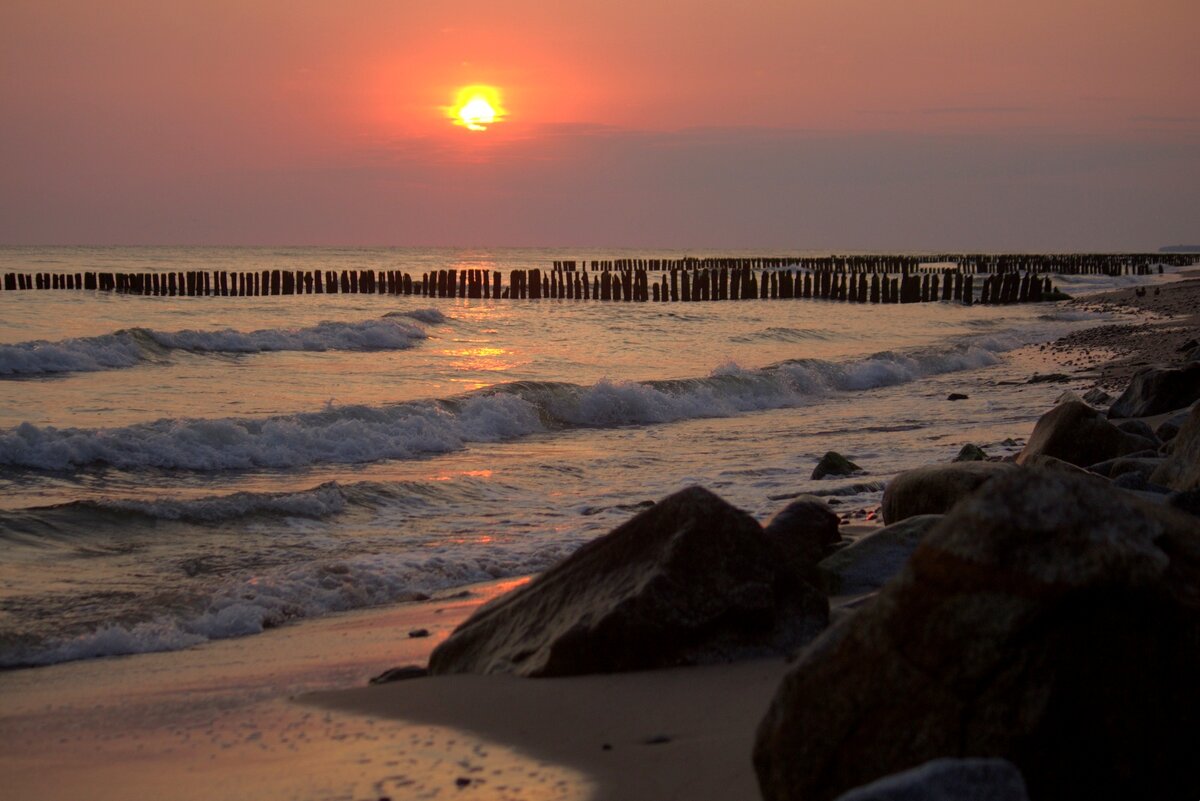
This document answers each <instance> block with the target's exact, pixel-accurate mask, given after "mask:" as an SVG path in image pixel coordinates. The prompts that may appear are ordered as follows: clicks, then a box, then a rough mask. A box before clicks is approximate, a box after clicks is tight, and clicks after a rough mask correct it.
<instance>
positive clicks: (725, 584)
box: [429, 487, 829, 676]
mask: <svg viewBox="0 0 1200 801" xmlns="http://www.w3.org/2000/svg"><path fill="white" fill-rule="evenodd" d="M828 618H829V604H828V602H827V601H826V600H825V596H824V595H823V594H822V593H820V592H819V591H818V590H817V589H815V588H814V587H812V586H811V585H809V584H807V583H806V582H804V581H803V580H802V579H801V578H800V577H799V576H798V575H797V574H796V573H795V571H793V570H791V569H789V560H788V559H787V558H786V557H785V556H784V554H783V553H782V551H781V550H780V548H779V547H778V545H777V544H776V543H775V542H773V541H772V540H771V539H770V538H768V537H767V536H766V534H765V533H764V532H763V529H762V527H761V526H759V524H758V523H757V522H756V521H755V520H754V518H752V517H750V516H749V515H748V514H746V513H745V512H743V511H741V510H739V509H735V508H734V507H733V506H730V505H729V504H728V503H726V502H725V501H723V500H721V499H720V498H718V497H717V496H716V495H714V494H712V493H711V492H709V491H708V490H705V489H702V488H700V487H691V488H688V489H685V490H682V491H680V492H677V493H675V494H674V495H671V496H670V497H668V498H666V499H664V500H663V501H661V502H660V503H658V504H655V505H654V506H653V507H651V508H649V509H647V510H646V511H644V512H641V513H640V514H638V515H637V516H636V517H634V518H632V519H631V520H629V521H627V522H626V523H624V524H622V525H621V526H619V527H617V528H616V529H614V530H613V531H611V532H609V533H608V534H606V535H604V536H602V537H598V538H597V539H595V540H593V541H591V542H589V543H587V544H586V545H584V546H583V547H582V548H580V549H579V550H578V551H576V552H575V553H574V554H572V555H571V556H569V557H567V558H566V559H564V560H563V561H562V562H560V563H558V564H557V565H555V566H554V567H552V568H550V569H549V570H547V571H546V572H545V573H543V574H541V575H540V576H538V577H537V578H535V579H534V580H533V581H531V582H530V583H529V584H527V585H525V586H523V587H521V588H519V589H517V590H514V591H513V592H510V593H508V594H507V595H504V596H501V597H500V598H498V599H496V600H495V601H493V602H492V603H490V604H488V605H486V606H484V607H482V608H481V609H480V610H479V611H477V612H476V613H475V614H474V615H472V616H471V617H470V618H469V619H468V620H467V621H466V622H464V623H463V624H462V625H461V626H459V627H458V628H457V629H455V631H454V632H453V633H452V634H451V635H450V637H449V638H448V639H447V640H445V641H444V642H443V643H442V644H441V645H439V646H438V647H437V648H436V649H435V650H434V652H433V654H432V656H431V657H430V659H429V671H430V673H432V674H435V675H437V674H445V673H514V674H517V675H520V676H565V675H574V674H581V673H609V672H614V671H622V670H644V669H649V668H659V667H667V666H672V665H684V664H697V663H703V662H716V661H728V660H732V659H738V658H744V657H752V656H765V655H778V654H784V653H788V652H790V651H791V650H793V649H795V648H797V647H799V646H801V645H803V644H804V643H807V642H808V641H809V640H811V639H812V638H813V637H815V636H816V635H817V634H818V633H819V632H820V631H821V629H822V628H824V626H825V625H826V623H827V622H828Z"/></svg>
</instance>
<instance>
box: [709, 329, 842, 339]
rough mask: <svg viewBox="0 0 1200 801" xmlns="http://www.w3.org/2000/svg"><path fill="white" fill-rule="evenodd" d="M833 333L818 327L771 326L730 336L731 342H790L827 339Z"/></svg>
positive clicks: (830, 337)
mask: <svg viewBox="0 0 1200 801" xmlns="http://www.w3.org/2000/svg"><path fill="white" fill-rule="evenodd" d="M832 338H833V335H832V333H830V332H829V331H824V330H821V329H818V328H784V327H779V326H772V327H770V328H764V329H763V330H761V331H754V332H752V333H749V334H741V335H739V336H734V337H730V340H731V341H733V342H751V343H753V342H791V343H802V342H811V341H813V340H829V339H832Z"/></svg>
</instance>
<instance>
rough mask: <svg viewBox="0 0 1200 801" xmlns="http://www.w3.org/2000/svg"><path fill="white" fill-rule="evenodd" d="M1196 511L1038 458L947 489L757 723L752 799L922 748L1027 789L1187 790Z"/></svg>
mask: <svg viewBox="0 0 1200 801" xmlns="http://www.w3.org/2000/svg"><path fill="white" fill-rule="evenodd" d="M1197 586H1200V531H1198V530H1197V526H1196V524H1195V519H1194V518H1189V517H1188V516H1186V515H1184V514H1182V513H1181V512H1178V511H1176V510H1172V509H1170V508H1168V507H1166V506H1153V505H1150V504H1145V503H1142V502H1140V501H1139V500H1137V499H1135V498H1132V497H1130V496H1127V495H1126V494H1125V493H1120V492H1113V491H1111V490H1108V489H1107V488H1105V487H1103V486H1100V485H1098V484H1096V483H1094V482H1090V481H1085V480H1082V479H1079V478H1076V477H1074V476H1070V475H1067V474H1065V473H1053V472H1048V471H1045V470H1040V469H1037V468H1028V469H1025V470H1017V471H1013V472H1011V473H1008V474H1006V475H1001V476H998V477H997V478H995V479H993V480H992V481H990V482H988V483H987V484H985V485H984V486H983V487H981V488H980V489H979V491H977V492H976V493H975V494H974V495H972V496H971V497H970V498H968V499H966V500H965V501H963V502H962V503H960V504H959V505H958V506H956V507H955V508H954V510H953V511H951V512H950V513H949V514H948V515H946V517H945V519H943V520H942V521H941V522H940V523H938V524H937V525H936V526H935V527H934V529H933V530H932V531H930V532H929V533H928V534H927V535H926V536H925V538H924V539H923V540H922V541H921V543H920V545H918V546H917V549H916V551H915V552H914V553H913V555H912V557H911V558H910V559H909V560H908V562H907V564H906V565H905V566H904V567H903V568H902V569H901V571H900V574H899V575H898V576H897V577H896V578H895V579H893V580H892V581H891V582H890V583H888V585H887V586H885V587H884V588H883V589H882V590H881V591H880V592H879V593H878V594H877V595H876V596H875V597H874V599H873V601H872V602H871V603H870V604H869V605H867V606H864V607H862V608H860V609H859V610H857V611H856V612H855V613H854V614H853V615H852V616H850V617H849V618H847V619H846V620H845V622H844V623H843V624H841V625H839V626H837V627H834V628H832V629H830V630H829V631H828V632H827V633H826V634H825V635H823V636H822V637H821V638H819V639H818V640H817V641H816V642H814V643H813V644H812V645H811V646H810V647H809V648H807V649H805V651H804V652H802V654H801V655H800V659H799V660H798V661H797V663H796V666H795V668H794V669H793V670H792V672H791V673H789V674H788V675H787V676H786V677H785V678H784V680H783V682H782V683H781V685H780V687H779V690H778V691H777V693H776V696H775V698H774V700H773V702H772V704H771V706H770V709H769V710H768V712H767V715H766V717H765V718H764V719H763V721H762V723H761V724H760V726H759V729H758V732H757V739H756V743H755V749H754V765H755V769H756V771H757V775H758V780H759V786H760V788H761V790H762V795H763V798H764V799H766V801H784V800H785V799H803V800H804V801H827V800H828V799H832V798H836V797H837V796H838V795H839V794H841V793H844V792H846V791H847V790H849V789H851V788H854V787H859V786H861V785H863V784H866V783H867V782H869V781H872V780H874V779H877V778H879V777H881V776H886V775H889V774H892V773H896V772H898V771H901V770H905V769H908V768H911V767H913V766H915V765H920V764H922V763H924V762H927V761H929V760H931V759H936V758H938V757H961V756H993V757H1002V758H1004V759H1008V760H1010V761H1012V762H1013V763H1014V764H1015V765H1016V766H1017V768H1018V769H1019V770H1020V771H1021V773H1022V774H1023V776H1024V777H1025V781H1026V784H1027V786H1028V788H1029V794H1030V796H1031V797H1032V798H1039V799H1055V801H1084V800H1085V799H1087V800H1088V801H1094V799H1123V798H1164V799H1166V798H1171V799H1187V798H1197V797H1200V772H1198V771H1196V770H1195V754H1194V750H1195V749H1194V744H1193V743H1192V739H1191V738H1190V737H1186V736H1182V737H1181V736H1179V734H1178V732H1179V724H1180V722H1181V721H1192V720H1197V719H1200V682H1197V681H1196V680H1195V676H1196V675H1197V671H1200V597H1198V594H1197V592H1196V587H1197Z"/></svg>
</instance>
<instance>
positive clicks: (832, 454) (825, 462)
mask: <svg viewBox="0 0 1200 801" xmlns="http://www.w3.org/2000/svg"><path fill="white" fill-rule="evenodd" d="M861 471H862V468H861V467H859V466H858V465H856V464H855V463H854V462H852V461H850V460H849V459H847V458H846V457H845V456H842V455H841V454H840V453H838V452H837V451H828V452H826V454H825V455H824V456H822V457H821V461H819V462H817V466H816V467H815V468H813V471H812V478H813V480H814V481H815V480H817V479H818V478H824V477H825V476H848V475H852V474H854V473H858V472H861Z"/></svg>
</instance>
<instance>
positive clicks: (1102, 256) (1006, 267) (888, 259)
mask: <svg viewBox="0 0 1200 801" xmlns="http://www.w3.org/2000/svg"><path fill="white" fill-rule="evenodd" d="M1195 258H1196V257H1195V256H1194V255H1190V254H1179V253H1171V254H1167V253H1122V254H1110V253H1065V254H1064V253H1055V254H1029V253H1016V254H996V253H987V254H979V253H975V254H972V253H936V254H924V255H921V256H912V255H882V254H880V255H855V256H815V257H810V256H755V257H748V258H747V257H723V256H712V257H704V258H697V257H694V256H687V257H684V258H679V259H661V258H625V259H600V260H596V259H592V260H582V261H578V260H560V261H555V262H554V265H553V266H554V269H555V270H561V271H564V272H576V271H578V270H587V269H591V270H592V271H593V272H604V271H616V272H620V271H622V270H650V271H652V272H669V271H671V270H702V269H704V270H712V269H735V268H741V267H749V268H750V269H757V270H779V269H801V270H809V271H812V272H818V271H821V270H834V271H836V272H850V273H868V274H869V273H883V274H890V273H900V274H902V275H907V274H908V273H911V272H940V271H942V270H944V269H945V268H946V265H954V266H955V267H956V268H958V269H959V270H960V271H962V272H964V273H974V274H976V275H980V274H982V275H992V274H1004V273H1010V272H1015V273H1026V272H1031V273H1046V274H1053V275H1108V276H1118V275H1149V274H1150V273H1152V272H1154V271H1155V269H1156V267H1157V266H1158V265H1162V264H1168V265H1173V266H1182V265H1189V264H1192V263H1193V262H1194V260H1195ZM1159 271H1160V272H1161V269H1160V270H1159Z"/></svg>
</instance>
